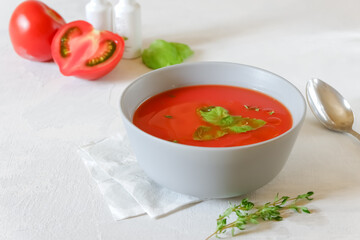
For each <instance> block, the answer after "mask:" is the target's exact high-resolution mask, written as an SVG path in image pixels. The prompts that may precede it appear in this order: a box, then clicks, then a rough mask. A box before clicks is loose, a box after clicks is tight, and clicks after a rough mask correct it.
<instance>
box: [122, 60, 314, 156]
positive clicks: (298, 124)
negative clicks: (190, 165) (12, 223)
mask: <svg viewBox="0 0 360 240" xmlns="http://www.w3.org/2000/svg"><path fill="white" fill-rule="evenodd" d="M203 64H214V65H215V64H226V65H240V66H243V67H247V68H252V69H255V70H257V71H262V72H265V73H268V74H271V75H274V76H276V77H278V78H280V79H281V80H282V81H285V82H286V83H287V84H289V85H290V86H291V87H292V88H293V89H294V90H295V91H296V92H297V93H298V94H299V96H300V97H301V98H300V99H301V103H299V104H301V105H302V106H303V109H304V111H303V112H302V113H301V117H300V119H299V121H298V122H297V123H296V124H293V125H292V126H291V128H290V129H289V130H287V131H286V132H284V133H282V134H280V135H278V136H276V137H274V138H271V139H268V140H265V141H261V142H258V143H252V144H247V145H241V146H230V147H203V146H193V145H187V144H181V143H180V144H179V143H173V142H171V141H167V140H164V139H161V138H158V137H155V136H153V135H151V134H149V133H147V132H145V131H143V130H141V129H140V128H138V127H137V126H136V125H135V124H134V123H133V122H132V121H129V119H128V118H127V116H125V113H124V107H123V102H124V101H123V99H124V96H125V94H126V92H127V91H129V89H130V88H131V87H132V86H133V85H135V84H137V82H139V81H141V80H142V79H143V78H145V77H147V76H148V75H150V74H153V73H154V72H159V71H170V70H169V69H172V68H181V67H186V66H189V65H190V66H194V65H203ZM264 94H267V93H266V92H265V93H264ZM278 101H279V100H278ZM119 107H120V114H121V116H122V120H123V121H126V122H127V123H128V125H129V126H130V127H132V128H134V129H135V131H137V132H138V133H139V134H145V136H147V137H150V138H152V139H153V140H154V141H160V144H171V145H169V146H170V147H175V146H176V147H178V148H183V149H189V150H206V151H224V150H226V149H228V150H230V149H231V150H236V149H249V148H254V147H258V146H261V145H264V144H268V143H269V142H273V141H277V140H278V139H280V138H283V137H285V136H286V135H288V134H290V133H291V132H293V131H294V130H295V129H296V128H298V127H300V126H301V125H302V124H303V122H304V119H305V115H306V108H307V106H306V102H305V98H304V96H303V95H302V93H301V92H300V90H299V89H298V88H297V87H296V86H295V85H294V84H293V83H291V82H290V81H288V80H287V79H285V78H283V77H281V76H280V75H278V74H275V73H273V72H270V71H268V70H265V69H263V68H259V67H255V66H251V65H247V64H242V63H235V62H226V61H201V62H191V63H181V64H175V65H171V66H166V67H163V68H159V69H155V70H152V71H150V72H147V73H145V74H142V75H140V76H139V77H137V78H136V79H135V80H133V81H132V82H131V83H130V84H129V85H127V86H126V87H125V89H124V91H123V92H122V93H121V96H120V101H119ZM126 134H128V133H126Z"/></svg>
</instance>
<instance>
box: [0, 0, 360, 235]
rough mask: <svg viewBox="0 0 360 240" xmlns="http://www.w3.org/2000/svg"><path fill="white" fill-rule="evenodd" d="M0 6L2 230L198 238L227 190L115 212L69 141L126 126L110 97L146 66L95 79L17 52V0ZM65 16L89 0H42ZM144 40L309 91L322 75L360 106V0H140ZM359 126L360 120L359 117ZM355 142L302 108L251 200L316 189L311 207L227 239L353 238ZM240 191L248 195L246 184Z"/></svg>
mask: <svg viewBox="0 0 360 240" xmlns="http://www.w3.org/2000/svg"><path fill="white" fill-rule="evenodd" d="M1 2H2V8H1V9H0V70H1V78H0V239H4V240H8V239H11V240H13V239H14V240H15V239H16V240H48V239H51V240H57V239H61V240H63V239H64V240H65V239H66V240H67V239H86V240H100V239H101V240H112V239H114V240H115V239H126V240H128V239H129V240H131V239H204V238H205V237H206V236H208V235H209V234H211V233H212V232H213V231H214V230H215V227H216V222H215V220H216V218H217V217H218V215H219V214H220V213H221V212H222V211H223V210H225V209H226V207H227V206H228V201H231V202H236V201H238V200H240V199H241V198H242V197H239V198H234V199H222V200H209V201H205V202H202V203H199V204H195V205H191V206H188V207H186V208H183V209H181V210H179V211H176V212H174V213H171V214H169V215H167V216H165V217H162V218H160V219H151V218H149V217H148V216H147V215H143V216H139V217H135V218H131V219H127V220H123V221H114V220H113V219H112V216H111V214H110V212H109V210H108V208H107V205H106V204H105V202H104V199H103V198H102V195H101V194H100V192H99V190H98V188H97V185H96V184H95V182H94V181H93V180H92V178H91V176H90V174H89V173H88V171H87V169H86V168H85V166H84V164H83V162H82V160H81V158H80V157H79V155H78V153H77V149H78V148H79V146H82V145H84V144H86V143H89V142H91V141H95V140H99V139H101V138H105V137H108V136H112V135H114V134H117V133H122V132H124V129H123V124H122V122H121V120H120V117H119V109H118V101H119V97H120V94H121V92H122V91H123V89H124V87H126V86H127V85H128V84H129V83H131V82H132V81H133V80H134V79H135V78H136V77H138V76H140V75H141V74H143V73H146V72H149V71H150V70H149V69H148V68H147V67H145V66H144V65H143V64H142V63H141V59H135V60H122V61H121V62H120V63H119V65H118V66H117V67H116V69H115V70H114V71H113V72H111V73H110V74H109V75H107V76H105V77H104V78H103V79H101V80H99V81H96V82H91V81H86V80H81V79H77V78H74V77H64V76H62V75H61V74H60V73H59V71H58V68H57V66H56V65H55V64H54V63H38V62H31V61H28V60H25V59H22V58H20V57H19V56H17V55H16V54H15V52H14V51H13V49H12V46H11V44H10V40H9V35H8V22H9V19H10V15H11V13H12V11H13V9H14V8H15V7H16V5H17V4H19V3H20V2H21V1H19V0H13V1H4V0H1ZM44 2H45V3H47V4H48V5H49V6H50V7H52V8H54V9H55V10H57V11H58V12H59V13H60V14H61V15H62V16H63V17H64V18H65V19H66V21H67V22H70V21H73V20H77V19H84V16H85V13H84V6H85V4H86V1H85V0H77V1H73V0H72V1H71V0H62V1H55V0H46V1H44ZM139 3H140V4H141V6H142V20H143V21H142V26H143V46H144V47H148V46H149V43H150V42H151V41H153V40H155V39H165V40H168V41H177V42H182V43H186V44H188V45H189V46H191V48H192V49H193V50H194V51H195V54H194V56H193V57H191V58H190V59H189V60H187V62H198V61H228V62H237V63H244V64H248V65H254V66H257V67H260V68H264V69H267V70H269V71H272V72H274V73H277V74H279V75H281V76H283V77H285V78H286V79H288V80H289V81H290V82H292V83H293V84H295V85H296V86H297V87H298V88H299V89H300V91H301V92H302V93H303V94H304V93H305V85H306V82H307V80H308V79H310V78H312V77H318V78H320V79H323V80H325V81H327V82H328V83H330V84H331V85H332V86H334V87H336V88H337V89H338V90H339V91H340V92H341V93H342V94H343V95H344V96H345V97H346V98H347V99H348V101H349V102H350V104H351V105H352V108H353V110H354V112H355V117H357V118H359V117H360V14H359V10H360V1H358V0H346V1H327V0H311V1H310V0H306V1H297V0H288V1H280V0H256V1H250V0H248V1H245V0H223V1H215V0H197V1H193V0H181V1H180V0H172V1H165V0H151V1H146V0H139ZM354 128H355V130H360V124H359V120H357V122H356V123H355V126H354ZM359 172H360V142H359V141H357V140H356V139H354V138H353V137H351V136H349V135H346V134H340V133H335V132H331V131H328V130H326V129H325V128H323V127H322V126H321V125H320V124H319V123H318V122H317V121H316V120H315V118H314V116H313V115H312V113H311V112H310V111H309V110H308V113H307V116H306V119H305V123H304V126H303V128H302V131H301V133H300V136H299V138H298V141H297V142H296V144H295V146H294V149H293V151H292V153H291V155H290V157H289V160H288V162H287V164H286V166H285V167H284V169H283V170H282V171H281V173H280V174H279V175H278V176H277V177H276V178H275V179H274V180H273V181H272V182H270V183H269V184H267V185H266V186H264V187H262V188H261V189H258V190H257V191H255V192H253V193H251V194H248V195H246V197H249V198H250V200H252V201H254V202H256V203H264V202H267V201H270V200H271V199H273V197H274V195H275V194H276V193H277V192H279V193H280V194H283V195H297V194H300V193H305V192H307V191H310V190H312V191H314V192H315V195H314V197H315V200H314V201H312V202H310V203H309V204H308V205H307V206H308V207H309V208H310V209H311V210H313V213H312V214H311V215H307V214H295V213H294V214H289V215H287V216H286V218H285V219H284V221H282V222H269V223H264V224H260V225H257V226H255V227H251V228H249V230H247V231H244V232H243V234H241V235H240V236H239V237H236V238H234V239H360V228H359V226H358V223H359V222H360V204H359V202H360V186H359V183H360V174H359ZM243 197H245V196H243Z"/></svg>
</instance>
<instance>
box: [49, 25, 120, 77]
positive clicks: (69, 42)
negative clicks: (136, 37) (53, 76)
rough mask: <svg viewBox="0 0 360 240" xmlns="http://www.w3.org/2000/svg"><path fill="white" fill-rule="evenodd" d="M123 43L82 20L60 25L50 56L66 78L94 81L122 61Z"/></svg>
mask: <svg viewBox="0 0 360 240" xmlns="http://www.w3.org/2000/svg"><path fill="white" fill-rule="evenodd" d="M124 45H125V43H124V40H123V38H122V37H120V36H119V35H117V34H115V33H112V32H109V31H98V30H96V29H94V27H93V26H92V25H91V24H90V23H88V22H85V21H81V20H79V21H74V22H70V23H67V24H65V25H64V26H62V27H61V28H60V29H59V31H57V33H56V34H55V36H54V38H53V42H52V46H51V47H52V56H53V58H54V61H55V63H56V64H57V65H58V66H59V68H60V72H61V73H62V74H63V75H65V76H75V77H79V78H84V79H88V80H95V79H98V78H101V77H102V76H104V75H106V74H108V73H109V72H110V71H112V70H113V69H114V68H115V67H116V65H117V64H118V63H119V61H120V60H121V58H122V55H123V52H124Z"/></svg>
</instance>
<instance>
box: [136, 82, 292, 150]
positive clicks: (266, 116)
mask: <svg viewBox="0 0 360 240" xmlns="http://www.w3.org/2000/svg"><path fill="white" fill-rule="evenodd" d="M133 123H134V124H135V125H136V126H137V127H138V128H140V129H141V130H143V131H144V132H146V133H149V134H151V135H153V136H155V137H158V138H161V139H164V140H168V141H172V142H175V143H179V144H186V145H192V146H202V147H233V146H243V145H248V144H253V143H258V142H262V141H265V140H268V139H271V138H274V137H276V136H278V135H280V134H282V133H284V132H286V131H287V130H289V129H290V128H291V126H292V117H291V114H290V112H289V111H288V109H287V108H286V107H285V106H284V105H283V104H282V103H280V102H279V101H277V100H276V99H274V98H272V97H270V96H268V95H265V94H263V93H260V92H257V91H254V90H250V89H246V88H240V87H233V86H223V85H198V86H188V87H182V88H176V89H172V90H169V91H166V92H163V93H160V94H158V95H155V96H153V97H151V98H149V99H147V100H146V101H144V102H143V103H142V104H141V105H140V106H139V107H138V109H137V110H136V111H135V114H134V117H133Z"/></svg>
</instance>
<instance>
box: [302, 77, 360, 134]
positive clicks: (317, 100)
mask: <svg viewBox="0 0 360 240" xmlns="http://www.w3.org/2000/svg"><path fill="white" fill-rule="evenodd" d="M306 98H307V101H308V103H309V106H310V109H311V111H312V112H313V114H314V115H315V117H316V118H317V119H318V120H319V121H320V122H321V123H322V124H323V125H324V126H325V127H327V128H328V129H330V130H333V131H338V132H347V133H350V134H352V135H353V136H355V137H356V138H358V139H359V140H360V134H359V133H357V132H355V131H354V130H353V129H352V126H353V124H354V114H353V111H352V110H351V106H350V104H349V102H348V101H347V100H346V99H345V98H344V97H343V96H342V95H341V94H340V93H339V92H338V91H336V90H335V89H334V88H333V87H331V86H330V85H328V84H327V83H325V82H323V81H321V80H320V79H311V80H309V81H308V83H307V85H306Z"/></svg>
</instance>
